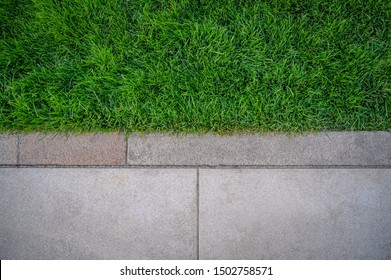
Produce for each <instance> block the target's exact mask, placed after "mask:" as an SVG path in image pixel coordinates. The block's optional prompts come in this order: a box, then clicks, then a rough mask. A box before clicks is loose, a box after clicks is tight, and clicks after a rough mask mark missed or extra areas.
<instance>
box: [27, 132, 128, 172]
mask: <svg viewBox="0 0 391 280" xmlns="http://www.w3.org/2000/svg"><path fill="white" fill-rule="evenodd" d="M21 137H22V138H21V143H20V164H37V165H40V164H42V165H124V164H125V161H126V141H125V137H124V135H121V134H116V133H110V134H96V135H94V134H83V135H72V136H69V137H66V136H64V135H53V134H50V135H44V134H41V133H37V134H28V135H23V136H21Z"/></svg>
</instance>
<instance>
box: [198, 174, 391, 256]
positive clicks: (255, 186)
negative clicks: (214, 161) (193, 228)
mask: <svg viewBox="0 0 391 280" xmlns="http://www.w3.org/2000/svg"><path fill="white" fill-rule="evenodd" d="M200 259H391V170H390V169H378V170H376V169H350V170H349V169H274V170H273V169H263V170H257V169H246V170H240V169H239V170H230V169H223V170H218V169H201V170H200Z"/></svg>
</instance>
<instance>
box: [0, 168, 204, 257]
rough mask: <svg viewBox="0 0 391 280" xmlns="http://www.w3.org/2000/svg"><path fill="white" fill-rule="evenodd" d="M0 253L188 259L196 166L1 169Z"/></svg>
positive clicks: (194, 243) (191, 246)
mask: <svg viewBox="0 0 391 280" xmlns="http://www.w3.org/2000/svg"><path fill="white" fill-rule="evenodd" d="M0 213H1V216H0V259H195V258H196V257H197V256H196V248H197V239H196V232H197V230H196V228H197V215H196V171H195V170H190V169H187V170H186V169H182V170H178V169H170V170H168V169H160V170H156V169H148V170H143V169H132V170H129V169H89V168H83V169H66V168H55V169H50V168H37V169H30V168H18V169H16V168H14V169H10V168H2V169H0Z"/></svg>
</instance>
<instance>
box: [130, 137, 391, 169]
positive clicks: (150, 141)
mask: <svg viewBox="0 0 391 280" xmlns="http://www.w3.org/2000/svg"><path fill="white" fill-rule="evenodd" d="M128 164H130V165H206V166H208V165H211V166H219V165H236V166H246V165H358V166H366V165H371V166H376V165H391V133H389V132H323V133H316V134H306V135H297V136H286V135H281V134H269V135H267V134H263V135H257V134H252V135H232V136H217V135H211V134H206V135H197V136H195V135H177V136H170V135H165V134H147V135H145V136H142V135H136V134H134V135H131V136H130V137H129V140H128Z"/></svg>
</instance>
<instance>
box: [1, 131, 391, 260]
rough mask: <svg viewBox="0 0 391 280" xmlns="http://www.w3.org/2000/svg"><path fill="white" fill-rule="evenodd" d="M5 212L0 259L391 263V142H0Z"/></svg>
mask: <svg viewBox="0 0 391 280" xmlns="http://www.w3.org/2000/svg"><path fill="white" fill-rule="evenodd" d="M18 138H19V141H18ZM46 165H49V166H46ZM50 165H56V168H54V166H50ZM69 165H71V166H72V168H70V167H69ZM92 165H93V166H92ZM96 165H102V166H101V167H99V168H97V166H96ZM176 165H178V166H180V168H178V167H176ZM44 166H46V167H44ZM227 166H230V167H227ZM210 167H212V168H210ZM219 167H220V168H219ZM223 167H224V168H223ZM200 168H201V169H200ZM246 168H247V169H246ZM348 168H350V169H348ZM0 213H1V215H0V258H1V259H195V258H201V259H249V258H252V259H391V133H390V132H327V133H318V134H310V135H305V136H303V135H301V136H291V137H289V136H284V135H280V134H271V135H233V136H224V137H221V136H212V135H211V134H207V135H199V136H194V135H190V136H168V135H165V134H147V135H146V136H140V135H138V134H133V135H131V136H130V137H129V139H128V140H126V139H125V137H124V136H123V135H118V134H103V135H101V134H100V135H92V134H87V135H78V136H77V135H73V136H70V137H69V138H66V137H64V136H62V135H59V136H57V137H54V135H48V136H44V135H43V134H30V135H19V136H16V135H7V134H1V135H0Z"/></svg>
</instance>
